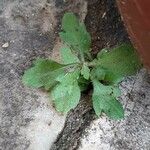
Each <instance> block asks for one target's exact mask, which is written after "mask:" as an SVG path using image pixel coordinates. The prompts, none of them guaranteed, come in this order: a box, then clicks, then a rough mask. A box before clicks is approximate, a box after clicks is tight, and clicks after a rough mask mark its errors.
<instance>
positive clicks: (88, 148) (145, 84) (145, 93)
mask: <svg viewBox="0 0 150 150" xmlns="http://www.w3.org/2000/svg"><path fill="white" fill-rule="evenodd" d="M120 88H121V90H122V95H121V97H120V100H121V102H122V103H123V105H124V108H125V119H124V120H122V121H111V120H109V119H108V118H106V116H103V117H102V118H99V119H96V120H95V121H93V122H92V123H91V125H90V127H89V128H87V129H85V133H84V135H83V137H82V138H81V145H80V147H79V150H150V73H149V74H148V72H146V70H141V72H140V73H139V74H137V76H136V77H131V78H128V79H126V80H124V81H123V82H122V83H121V85H120Z"/></svg>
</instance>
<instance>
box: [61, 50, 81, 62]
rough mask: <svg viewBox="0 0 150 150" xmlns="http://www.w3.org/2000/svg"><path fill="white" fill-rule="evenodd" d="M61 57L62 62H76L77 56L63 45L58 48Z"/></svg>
mask: <svg viewBox="0 0 150 150" xmlns="http://www.w3.org/2000/svg"><path fill="white" fill-rule="evenodd" d="M60 53H61V58H62V61H63V63H64V64H71V63H78V62H79V59H78V57H77V56H76V55H75V54H73V53H72V52H71V49H70V48H69V47H63V48H61V49H60Z"/></svg>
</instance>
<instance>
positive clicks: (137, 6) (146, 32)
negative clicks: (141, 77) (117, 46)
mask: <svg viewBox="0 0 150 150" xmlns="http://www.w3.org/2000/svg"><path fill="white" fill-rule="evenodd" d="M117 4H118V7H119V10H120V13H121V16H122V18H123V21H124V23H125V26H126V28H127V31H128V33H129V36H130V38H131V41H132V43H133V44H134V46H135V47H136V48H137V50H138V52H139V54H140V55H141V58H142V61H143V63H144V65H145V66H146V67H148V68H150V0H117Z"/></svg>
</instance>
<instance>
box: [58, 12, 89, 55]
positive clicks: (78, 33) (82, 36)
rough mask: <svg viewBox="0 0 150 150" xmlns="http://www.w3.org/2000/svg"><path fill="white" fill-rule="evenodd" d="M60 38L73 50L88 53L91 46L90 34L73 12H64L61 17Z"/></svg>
mask: <svg viewBox="0 0 150 150" xmlns="http://www.w3.org/2000/svg"><path fill="white" fill-rule="evenodd" d="M59 35H60V37H61V39H62V40H63V41H64V42H65V43H66V44H67V45H69V46H70V47H72V48H73V50H75V51H80V52H82V53H88V52H89V50H90V46H91V37H90V34H89V33H88V32H87V31H86V27H85V25H84V24H83V23H80V22H79V20H78V19H77V17H76V16H75V15H74V14H73V13H66V14H65V15H64V17H63V19H62V32H60V34H59Z"/></svg>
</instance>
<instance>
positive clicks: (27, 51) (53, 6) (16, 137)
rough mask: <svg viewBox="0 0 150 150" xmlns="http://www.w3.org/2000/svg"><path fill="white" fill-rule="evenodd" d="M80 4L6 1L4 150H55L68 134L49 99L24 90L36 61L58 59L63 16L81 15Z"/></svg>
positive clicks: (0, 96)
mask: <svg viewBox="0 0 150 150" xmlns="http://www.w3.org/2000/svg"><path fill="white" fill-rule="evenodd" d="M80 3H81V1H78V2H73V3H72V4H73V5H72V6H70V5H69V7H68V6H67V5H66V3H65V2H64V1H60V2H59V1H56V0H2V1H0V149H1V150H25V149H29V150H49V148H50V146H51V144H52V143H53V142H54V141H55V139H56V138H57V135H58V134H59V133H60V131H61V130H62V129H63V126H64V123H65V118H66V116H62V115H60V114H58V113H57V112H56V111H55V110H54V108H52V106H51V103H50V99H49V97H48V94H47V93H45V92H44V91H41V90H35V89H31V88H27V87H25V86H23V84H22V82H21V77H22V75H23V73H24V71H25V70H26V69H27V68H29V67H30V66H31V64H32V60H34V59H35V58H37V57H50V56H52V55H53V51H52V49H53V47H54V45H55V38H56V37H57V33H58V29H59V25H58V22H60V18H61V16H62V14H63V13H62V12H63V11H64V10H67V9H68V10H69V8H71V9H72V10H73V9H75V11H77V12H78V13H80V12H81V9H78V8H77V5H79V4H80ZM82 3H84V1H82ZM85 4H86V3H85ZM60 5H61V6H62V7H60ZM79 6H80V5H79ZM82 11H83V10H82ZM81 14H82V12H81ZM6 43H9V46H7V45H6ZM5 45H6V46H5ZM55 47H57V46H55Z"/></svg>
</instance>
